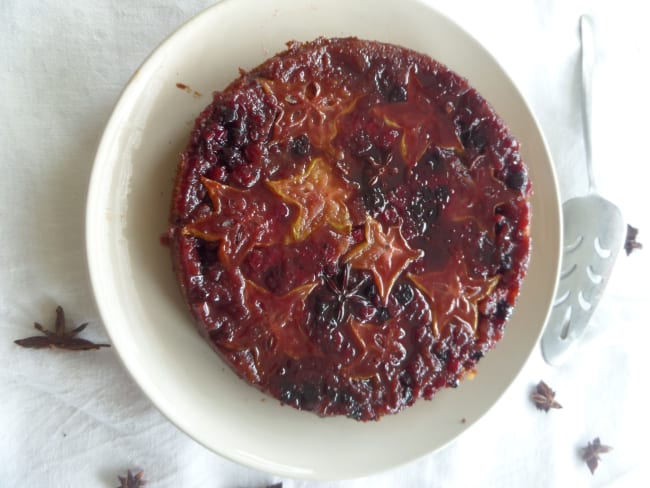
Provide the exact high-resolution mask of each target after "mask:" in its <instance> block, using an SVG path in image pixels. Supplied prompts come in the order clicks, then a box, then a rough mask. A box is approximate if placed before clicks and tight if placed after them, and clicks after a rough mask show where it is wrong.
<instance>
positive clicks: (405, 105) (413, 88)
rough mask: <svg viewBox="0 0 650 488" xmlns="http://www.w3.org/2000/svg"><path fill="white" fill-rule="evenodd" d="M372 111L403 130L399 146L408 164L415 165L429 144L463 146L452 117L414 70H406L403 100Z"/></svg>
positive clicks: (380, 106)
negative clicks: (404, 97) (429, 93)
mask: <svg viewBox="0 0 650 488" xmlns="http://www.w3.org/2000/svg"><path fill="white" fill-rule="evenodd" d="M372 111H373V113H374V114H375V115H377V116H379V117H382V118H383V119H384V121H385V122H386V123H387V124H389V125H391V126H393V127H396V128H399V129H401V130H402V138H401V143H400V149H401V153H402V158H403V160H404V162H405V163H406V164H407V165H408V166H414V165H415V163H416V162H417V161H418V160H419V159H420V158H421V157H422V156H423V155H424V153H425V152H426V150H427V149H428V148H429V146H431V145H436V146H439V147H446V148H455V149H458V150H461V149H462V144H461V142H460V139H459V138H458V134H457V129H456V125H455V124H454V121H453V118H452V117H450V116H449V114H447V113H446V112H445V109H444V107H442V106H440V105H438V104H436V101H435V99H434V98H433V97H431V96H430V95H428V94H426V93H425V91H424V89H423V87H422V86H421V84H420V82H419V81H418V79H417V76H415V74H414V73H413V72H409V76H408V81H407V85H406V100H404V101H401V102H388V103H382V104H379V105H377V106H375V107H374V108H373V109H372Z"/></svg>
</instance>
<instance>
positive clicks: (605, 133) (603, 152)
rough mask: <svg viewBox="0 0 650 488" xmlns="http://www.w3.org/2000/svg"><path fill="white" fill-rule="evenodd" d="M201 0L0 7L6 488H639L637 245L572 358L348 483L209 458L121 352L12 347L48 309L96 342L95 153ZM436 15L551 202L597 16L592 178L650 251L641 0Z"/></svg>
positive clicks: (46, 319) (642, 313) (564, 168)
mask: <svg viewBox="0 0 650 488" xmlns="http://www.w3.org/2000/svg"><path fill="white" fill-rule="evenodd" d="M231 1H236V0H231ZM211 3H212V2H210V1H208V0H141V1H138V2H132V1H128V0H92V1H87V0H68V1H66V2H60V1H58V0H40V1H37V0H26V1H23V0H3V1H2V2H0V109H1V110H0V114H1V116H2V130H0V170H1V172H0V175H1V176H0V224H1V227H0V229H1V232H0V399H1V400H0V486H1V487H18V486H21V487H68V486H115V485H117V484H118V480H117V475H118V474H124V473H125V472H126V470H127V469H131V470H134V471H137V470H140V469H142V470H144V472H145V478H146V479H147V480H149V484H148V485H147V486H151V487H176V486H183V487H195V486H196V487H208V486H209V487H237V488H248V487H251V488H257V487H262V486H265V485H267V484H270V483H272V482H278V481H282V482H283V483H284V486H285V487H288V488H294V487H296V488H297V487H301V488H312V487H313V488H324V487H331V488H362V487H373V488H378V487H386V488H388V487H391V488H392V487H395V486H410V487H445V488H449V487H467V486H481V487H519V486H528V487H556V486H571V487H581V486H624V487H627V486H630V487H636V486H647V484H645V483H647V476H645V475H644V474H643V471H642V470H643V468H644V467H645V466H644V461H646V460H645V458H646V457H647V455H648V454H649V451H650V449H649V448H648V442H647V439H648V438H649V434H650V429H649V421H648V415H647V404H646V399H647V395H646V389H647V385H648V380H647V367H648V366H647V360H646V358H647V357H648V347H649V346H648V344H649V343H650V332H649V331H648V328H649V325H650V323H649V320H648V313H647V303H648V285H647V279H648V278H647V277H648V276H649V271H650V268H649V266H648V261H649V258H650V249H646V250H641V251H638V252H636V253H634V254H632V255H631V256H629V257H627V256H626V255H625V254H624V253H621V255H620V256H619V258H618V262H617V265H616V268H615V270H614V273H613V276H612V279H611V282H610V285H609V287H608V289H607V291H606V293H605V296H604V297H603V300H602V302H601V304H600V306H599V308H598V310H597V311H596V313H595V315H594V317H593V319H592V323H591V325H590V327H589V329H588V333H587V337H586V340H585V341H584V342H583V343H582V345H581V347H580V348H579V350H578V351H576V353H575V354H574V355H573V356H572V357H571V360H570V361H569V362H568V363H566V364H565V365H563V366H561V367H550V366H548V365H546V364H545V363H544V362H543V360H542V357H541V354H540V351H539V349H536V350H535V351H534V352H533V354H532V356H531V358H530V359H529V361H528V362H527V364H526V366H525V367H524V369H523V371H522V372H521V373H520V375H519V376H518V378H517V380H516V381H515V382H514V384H513V385H512V386H511V388H510V389H509V390H508V391H507V392H506V394H505V395H504V396H503V398H502V399H501V400H500V401H499V402H498V403H497V405H496V406H495V407H494V408H493V409H492V410H491V411H490V412H489V413H488V414H486V415H485V416H484V417H483V418H482V419H481V420H480V421H479V422H478V423H477V424H476V425H474V426H473V427H472V428H471V429H469V430H468V431H467V432H466V433H465V434H463V435H462V436H461V437H460V438H459V439H457V440H456V441H454V442H452V443H451V444H450V445H448V446H447V447H445V448H444V449H442V450H440V451H439V452H436V453H434V454H430V455H428V456H425V457H423V458H421V459H419V460H416V461H414V462H412V463H410V464H408V465H405V466H403V467H400V468H397V469H393V470H390V471H388V472H385V473H381V474H377V475H374V476H371V477H368V478H362V479H357V480H350V481H342V482H310V481H300V480H290V479H279V478H277V477H275V476H272V475H269V474H266V473H262V472H258V471H255V470H253V469H249V468H247V467H243V466H239V465H236V464H234V463H232V462H230V461H228V460H225V459H223V458H221V457H219V456H217V455H216V454H213V453H212V452H210V451H208V450H207V449H205V448H203V447H202V446H200V445H199V444H197V443H196V442H194V441H193V440H191V439H190V438H189V437H188V436H186V435H185V434H184V433H182V432H181V431H179V430H178V429H177V428H176V427H175V426H174V425H172V424H171V423H170V422H168V421H167V420H166V419H165V418H164V417H163V416H162V415H161V414H160V413H159V412H158V411H157V410H156V409H155V408H154V407H153V406H152V404H151V403H150V402H149V400H148V399H147V398H146V397H145V396H144V395H143V394H142V393H141V391H140V390H139V388H138V387H137V386H136V385H135V383H134V382H133V380H132V379H131V377H130V376H129V374H128V373H127V371H126V370H125V368H124V367H123V366H122V364H121V362H120V361H119V359H118V356H117V354H116V351H115V350H114V348H109V349H103V350H101V351H97V352H80V353H67V352H60V351H48V350H44V351H29V350H26V349H22V348H20V347H18V346H16V345H15V344H14V343H13V341H14V339H18V338H21V337H25V336H29V335H33V333H35V331H34V329H33V328H32V324H33V322H34V321H38V322H41V323H43V324H44V325H46V326H48V327H49V326H50V325H51V324H52V323H53V320H54V309H55V307H56V305H57V304H61V305H62V306H63V307H64V308H65V310H66V312H67V315H68V319H69V321H70V323H71V324H72V323H74V324H79V323H81V322H86V321H88V322H90V325H89V327H88V329H87V330H86V332H85V333H84V337H87V338H89V339H92V340H97V341H100V342H104V341H106V340H107V335H106V332H105V329H104V327H103V325H102V323H101V321H100V319H99V315H98V313H97V310H96V308H95V306H94V302H93V297H92V294H91V288H90V282H89V278H88V274H87V268H86V261H85V248H84V211H85V198H86V192H87V186H88V180H89V177H90V172H91V169H92V163H93V158H94V153H95V150H96V147H97V143H98V142H99V138H100V136H101V133H102V130H103V126H104V124H105V123H106V121H107V120H108V117H109V115H110V113H111V109H112V106H113V104H114V103H115V102H116V100H117V97H118V95H119V93H120V91H121V89H122V88H123V86H124V85H125V83H126V82H127V81H128V79H129V77H130V76H131V74H132V73H133V72H134V71H135V70H136V68H137V67H138V66H139V65H140V63H141V62H142V61H143V60H144V59H145V57H146V56H147V55H148V54H149V53H150V52H151V50H152V49H154V48H155V47H156V46H157V45H158V44H159V43H160V41H161V40H162V39H164V38H165V37H166V36H167V35H168V34H169V33H170V32H172V31H173V30H174V29H175V28H176V27H177V26H179V25H180V24H181V23H182V22H184V21H186V20H187V19H189V18H190V17H191V16H193V15H195V14H196V13H198V12H200V11H201V10H202V9H204V8H205V7H207V6H209V5H210V4H211ZM430 3H431V4H432V5H434V6H436V7H437V8H439V9H440V10H442V11H443V12H445V13H446V14H447V15H449V16H450V17H451V18H452V19H454V20H456V21H457V22H459V23H460V24H461V25H462V26H463V27H464V28H466V29H467V30H468V31H469V32H470V33H472V34H473V35H474V36H475V37H476V38H477V39H478V40H479V41H481V42H482V43H483V44H484V45H485V46H486V47H487V48H488V49H489V50H490V51H491V52H492V53H493V54H494V56H495V57H496V58H497V60H498V61H499V62H500V63H501V64H502V66H503V67H504V68H505V70H506V71H507V72H508V73H509V74H510V75H511V77H512V78H513V79H514V81H515V83H516V84H517V85H518V86H519V88H520V90H521V91H522V92H523V94H524V96H525V97H526V99H527V101H528V102H529V104H530V105H531V107H532V110H533V112H534V113H535V115H536V117H537V118H538V120H539V122H540V124H541V127H542V129H543V131H544V134H545V136H546V138H547V142H548V145H549V147H550V150H551V152H552V155H553V157H554V160H555V161H554V162H555V165H556V168H557V173H558V179H559V183H560V187H561V193H562V197H563V199H568V198H571V197H573V196H577V195H580V194H582V193H584V192H586V189H587V178H586V174H585V166H584V147H583V143H582V125H581V124H582V121H581V117H580V97H579V68H578V58H579V39H578V28H577V25H578V17H579V15H580V14H581V13H583V12H589V13H591V14H592V15H593V16H594V22H595V32H596V39H597V51H596V75H595V76H596V78H595V86H594V97H595V99H594V125H595V127H594V136H595V137H594V154H595V166H596V170H597V176H596V177H597V184H598V187H599V190H600V192H601V193H602V194H603V195H604V196H605V197H606V198H608V199H610V200H611V201H613V202H615V203H616V204H617V205H618V206H619V207H620V208H621V210H622V212H623V214H624V216H625V219H626V221H627V222H629V223H631V224H633V225H635V226H637V227H639V229H640V234H639V240H640V241H641V242H643V241H646V243H647V244H648V245H650V218H648V213H647V208H648V181H649V179H648V176H649V175H650V172H649V171H648V166H650V155H649V152H648V145H649V142H650V139H649V136H648V114H649V113H650V96H648V87H650V74H649V70H648V59H650V33H649V31H648V29H647V25H646V21H647V18H648V13H650V12H649V8H648V7H647V6H646V3H645V2H634V1H632V0H621V1H617V2H608V1H602V2H594V1H586V0H583V1H579V0H576V1H572V2H567V1H563V2H560V1H553V0H537V1H528V2H520V1H507V0H493V1H491V2H483V1H480V0H458V1H454V2H450V1H442V0H440V1H433V0H431V1H430ZM470 82H471V80H470ZM206 103H207V99H206ZM540 379H544V380H545V381H546V382H547V383H548V384H549V385H551V387H552V388H554V389H555V390H557V399H558V400H559V401H560V403H562V404H563V405H564V408H563V409H562V410H555V411H551V412H549V413H544V412H541V411H538V410H536V409H535V407H534V406H533V405H532V403H531V402H530V400H529V395H530V393H531V390H532V388H533V387H534V385H535V384H536V383H537V382H538V381H539V380H540ZM596 436H600V438H601V440H602V442H603V443H604V444H607V445H611V446H613V447H614V448H615V449H614V450H613V451H612V452H610V453H608V454H606V455H604V456H603V461H602V463H601V466H600V467H599V468H598V470H597V471H596V474H595V475H593V476H592V475H591V474H590V473H589V470H588V469H587V467H586V466H585V465H584V463H583V462H582V460H581V459H580V457H579V448H580V447H581V446H583V445H585V444H586V443H587V441H590V440H592V439H593V438H594V437H596ZM315 442H316V441H315ZM386 449H388V450H390V449H391V446H390V445H388V446H386Z"/></svg>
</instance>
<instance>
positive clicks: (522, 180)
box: [506, 169, 528, 191]
mask: <svg viewBox="0 0 650 488" xmlns="http://www.w3.org/2000/svg"><path fill="white" fill-rule="evenodd" d="M527 184H528V176H527V175H526V172H525V171H523V170H517V169H515V170H513V171H511V172H510V173H509V174H508V177H507V178H506V185H507V186H508V188H510V189H511V190H516V191H521V190H523V189H524V188H525V187H526V185H527Z"/></svg>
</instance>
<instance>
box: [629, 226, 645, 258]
mask: <svg viewBox="0 0 650 488" xmlns="http://www.w3.org/2000/svg"><path fill="white" fill-rule="evenodd" d="M638 233H639V229H637V228H636V227H632V226H631V225H630V224H627V234H626V235H625V254H627V255H628V256H629V255H630V254H632V251H634V250H635V249H643V244H641V243H640V242H637V241H636V236H637V234H638Z"/></svg>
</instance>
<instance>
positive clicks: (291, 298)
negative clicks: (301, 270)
mask: <svg viewBox="0 0 650 488" xmlns="http://www.w3.org/2000/svg"><path fill="white" fill-rule="evenodd" d="M317 285H318V283H307V284H305V285H301V286H298V287H296V288H294V289H293V290H291V291H290V292H288V293H286V294H284V295H281V296H278V295H275V294H273V293H271V292H270V291H268V290H266V289H265V288H263V287H261V286H259V285H258V284H256V283H254V282H253V281H249V280H246V288H245V290H244V300H245V305H246V307H247V308H248V310H249V311H250V312H251V317H252V319H253V320H252V322H255V323H256V324H257V325H261V326H262V327H263V328H264V329H266V330H267V331H268V332H269V333H270V334H271V336H272V337H273V339H272V342H273V346H274V348H277V351H275V352H276V353H277V352H283V353H285V354H286V355H287V356H289V357H291V358H293V359H299V358H300V357H302V356H304V355H305V354H309V353H310V350H311V347H312V346H311V345H310V342H309V339H308V337H307V336H306V334H305V333H304V332H303V330H302V329H301V326H300V324H301V323H302V314H303V311H304V307H305V301H306V300H307V297H308V296H309V294H310V293H311V292H312V290H313V289H314V288H315V287H316V286H317Z"/></svg>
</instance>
